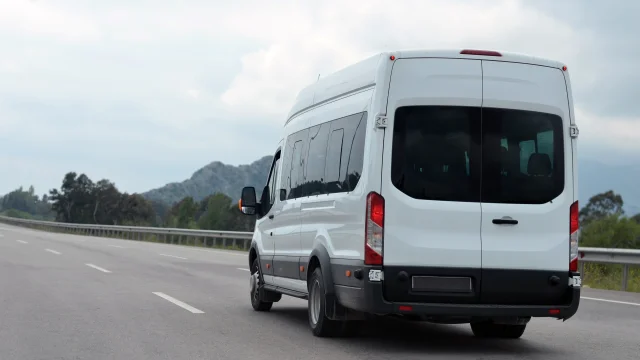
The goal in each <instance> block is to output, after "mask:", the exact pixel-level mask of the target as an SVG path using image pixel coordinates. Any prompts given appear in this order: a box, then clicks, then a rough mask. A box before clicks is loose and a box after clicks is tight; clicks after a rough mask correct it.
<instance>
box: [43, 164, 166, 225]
mask: <svg viewBox="0 0 640 360" xmlns="http://www.w3.org/2000/svg"><path fill="white" fill-rule="evenodd" d="M49 195H50V196H49V197H48V199H47V200H48V201H51V204H52V205H51V207H52V209H53V210H54V211H55V213H56V214H57V216H56V218H57V219H58V221H62V222H70V223H81V224H107V225H117V224H127V225H146V226H149V225H152V224H153V223H154V222H155V220H156V215H155V211H154V209H153V206H152V205H151V203H150V202H149V201H148V200H146V199H145V198H144V197H142V195H139V194H131V195H130V194H126V193H125V194H122V193H120V191H118V189H117V188H116V186H115V184H114V183H112V182H111V181H109V180H107V179H103V180H100V181H98V182H97V183H94V182H93V181H92V180H91V179H90V178H89V177H88V176H87V175H85V174H81V175H80V176H78V175H77V174H76V173H75V172H69V173H67V174H66V175H65V176H64V178H63V180H62V186H61V187H60V190H59V191H58V190H57V189H52V190H51V191H50V192H49Z"/></svg>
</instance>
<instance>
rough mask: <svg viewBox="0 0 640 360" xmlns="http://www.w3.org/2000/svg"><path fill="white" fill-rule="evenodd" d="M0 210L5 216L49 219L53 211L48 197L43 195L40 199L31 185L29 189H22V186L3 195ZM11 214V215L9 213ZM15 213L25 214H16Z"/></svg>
mask: <svg viewBox="0 0 640 360" xmlns="http://www.w3.org/2000/svg"><path fill="white" fill-rule="evenodd" d="M0 211H2V212H3V213H4V214H5V215H6V216H13V215H15V217H25V216H28V217H29V218H33V219H40V220H51V219H52V217H53V211H52V209H51V206H50V204H49V203H48V199H47V198H45V197H43V199H42V200H41V199H40V198H39V197H38V195H36V194H35V190H34V188H33V186H30V187H29V190H27V191H24V190H23V189H22V187H20V188H18V189H16V190H14V191H12V192H10V193H8V194H6V195H4V196H3V197H2V198H1V200H0ZM11 214H13V215H11ZM17 214H25V215H20V216H18V215H17Z"/></svg>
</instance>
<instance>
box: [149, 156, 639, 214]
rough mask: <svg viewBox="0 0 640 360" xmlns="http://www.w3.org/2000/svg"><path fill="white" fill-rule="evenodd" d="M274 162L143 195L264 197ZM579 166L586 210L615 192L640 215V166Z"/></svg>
mask: <svg viewBox="0 0 640 360" xmlns="http://www.w3.org/2000/svg"><path fill="white" fill-rule="evenodd" d="M272 159H273V157H272V156H265V157H263V158H261V159H260V160H257V161H255V162H253V163H252V164H250V165H240V166H231V165H225V164H223V163H221V162H217V161H216V162H212V163H211V164H209V165H207V166H205V167H203V168H202V169H200V170H198V171H196V172H195V173H194V174H193V175H192V176H191V178H190V179H187V180H185V181H183V182H180V183H170V184H167V185H165V186H163V187H161V188H158V189H154V190H150V191H148V192H146V193H144V194H142V195H143V196H144V197H146V198H148V199H150V200H153V201H157V202H161V203H164V204H167V205H172V204H173V203H176V202H178V201H180V200H182V199H183V198H184V197H186V196H192V197H193V198H194V199H195V200H196V201H199V200H202V199H203V198H205V197H207V196H208V195H211V194H213V193H215V192H222V193H224V194H227V195H228V196H230V197H231V198H232V199H237V198H238V197H239V196H240V191H241V190H242V187H244V186H255V187H256V190H257V192H258V193H260V192H261V190H262V187H264V185H265V183H266V181H267V175H268V172H269V167H270V166H271V161H272ZM578 166H579V170H578V171H579V172H580V177H579V178H578V191H579V194H580V199H579V200H580V205H581V206H585V205H586V204H587V202H588V201H589V198H590V197H591V196H593V195H596V194H598V193H602V192H605V191H608V190H613V191H615V192H616V193H618V194H620V195H622V198H623V199H624V202H625V206H624V208H625V211H626V212H627V215H629V216H631V215H635V214H638V213H640V186H639V185H638V184H640V164H631V165H628V166H617V165H607V164H603V163H600V162H597V161H593V160H589V159H580V162H579V164H578Z"/></svg>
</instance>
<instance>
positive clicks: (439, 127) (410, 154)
mask: <svg viewBox="0 0 640 360" xmlns="http://www.w3.org/2000/svg"><path fill="white" fill-rule="evenodd" d="M480 115H481V110H480V108H472V107H454V106H409V107H401V108H398V109H397V110H396V114H395V120H394V124H393V141H392V159H391V181H392V183H393V184H394V186H395V187H396V188H398V190H400V191H402V192H403V193H405V194H407V195H408V196H411V197H412V198H416V199H424V200H445V201H473V202H476V201H480V170H481V169H480V160H481V159H480V157H481V154H480V145H479V144H480V125H481V121H480Z"/></svg>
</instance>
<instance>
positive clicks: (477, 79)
mask: <svg viewBox="0 0 640 360" xmlns="http://www.w3.org/2000/svg"><path fill="white" fill-rule="evenodd" d="M481 105H482V68H481V61H480V60H472V59H469V60H467V59H436V58H430V59H428V58H415V59H398V60H397V61H395V63H394V65H393V71H392V76H391V82H390V88H389V98H388V105H387V116H388V118H389V122H388V127H387V128H386V130H385V140H384V151H383V171H382V188H381V194H382V196H383V197H384V199H385V219H384V245H383V246H384V250H383V264H384V285H383V286H384V291H385V298H386V299H387V300H388V301H417V302H438V301H447V302H448V301H451V300H452V298H453V299H455V302H458V303H470V302H477V301H478V300H479V295H478V291H479V287H480V273H481V260H482V257H481V241H480V224H481V204H480V156H475V157H474V156H472V154H480V149H479V138H480V130H481V127H480V125H481V118H480V117H481ZM417 276H427V277H425V278H418V277H417ZM428 276H436V277H438V276H449V277H452V278H451V281H448V280H447V279H441V278H440V279H436V280H435V282H434V281H430V279H433V278H428ZM454 278H457V279H454ZM416 279H417V280H418V281H417V282H415V283H414V280H416ZM423 280H424V281H423ZM439 280H444V281H445V282H446V283H448V284H449V285H451V286H453V285H452V284H456V285H455V286H454V288H446V287H447V286H449V285H446V286H445V288H439V289H436V288H435V287H437V286H438V285H437V284H436V283H438V282H439ZM412 284H413V285H412ZM445 299H446V300H445Z"/></svg>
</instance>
